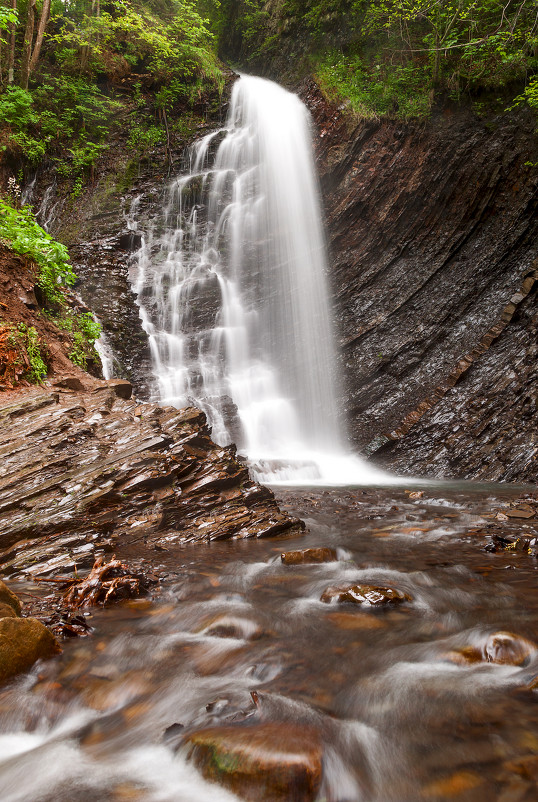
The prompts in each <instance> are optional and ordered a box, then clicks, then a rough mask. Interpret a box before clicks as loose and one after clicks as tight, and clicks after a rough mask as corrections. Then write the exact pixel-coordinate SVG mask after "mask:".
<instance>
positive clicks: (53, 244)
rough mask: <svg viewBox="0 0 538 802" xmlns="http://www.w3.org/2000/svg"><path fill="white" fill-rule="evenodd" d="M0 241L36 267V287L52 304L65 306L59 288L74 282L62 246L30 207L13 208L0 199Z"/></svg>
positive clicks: (67, 257) (64, 248) (66, 254)
mask: <svg viewBox="0 0 538 802" xmlns="http://www.w3.org/2000/svg"><path fill="white" fill-rule="evenodd" d="M0 238H2V239H3V240H5V241H6V242H7V243H8V244H9V246H10V247H11V248H12V249H13V250H14V251H16V252H17V253H20V254H22V255H24V256H27V257H28V258H29V259H31V260H32V261H33V262H35V263H36V264H37V266H38V276H37V284H38V287H39V288H40V289H41V291H42V292H43V294H44V296H45V298H46V300H47V302H48V303H49V304H51V305H55V304H59V305H60V306H62V305H64V304H65V297H64V294H63V292H62V287H65V286H70V285H72V284H74V283H75V278H76V277H75V274H74V272H73V268H72V267H71V265H70V263H69V254H68V252H67V248H66V247H65V245H62V244H61V243H59V242H57V241H56V240H55V239H53V238H52V237H51V236H50V234H47V232H46V231H45V230H44V229H42V228H41V226H40V225H38V223H37V222H36V219H35V217H34V215H33V213H32V210H31V209H30V208H29V207H27V206H26V207H24V208H22V209H20V210H19V209H14V208H13V206H11V205H10V204H9V203H6V202H5V201H4V200H1V199H0Z"/></svg>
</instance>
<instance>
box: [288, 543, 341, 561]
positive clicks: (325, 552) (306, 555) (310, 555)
mask: <svg viewBox="0 0 538 802" xmlns="http://www.w3.org/2000/svg"><path fill="white" fill-rule="evenodd" d="M280 559H281V560H282V562H283V563H284V565H303V564H306V563H330V562H333V561H334V560H337V559H338V557H337V555H336V550H335V549H330V548H328V547H327V546H321V547H319V548H316V549H299V550H297V551H283V552H282V554H281V555H280Z"/></svg>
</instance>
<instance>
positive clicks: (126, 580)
mask: <svg viewBox="0 0 538 802" xmlns="http://www.w3.org/2000/svg"><path fill="white" fill-rule="evenodd" d="M104 559H105V558H104V557H98V558H97V559H96V561H95V563H94V564H93V568H92V570H91V571H90V573H89V574H88V576H87V577H85V578H84V579H74V580H72V581H71V582H70V583H69V586H68V588H67V590H66V591H65V593H64V595H63V601H64V604H66V606H67V607H69V608H71V609H73V610H78V609H80V608H81V607H96V606H97V605H105V604H108V603H109V602H112V601H117V600H118V599H126V598H130V597H132V596H139V595H140V593H142V592H143V591H144V590H146V589H147V587H148V584H149V582H148V579H147V578H146V577H145V576H144V575H143V574H133V573H131V572H130V571H129V568H128V567H127V566H126V565H124V563H122V562H121V561H120V560H116V557H115V556H113V557H112V559H111V560H110V562H105V561H104Z"/></svg>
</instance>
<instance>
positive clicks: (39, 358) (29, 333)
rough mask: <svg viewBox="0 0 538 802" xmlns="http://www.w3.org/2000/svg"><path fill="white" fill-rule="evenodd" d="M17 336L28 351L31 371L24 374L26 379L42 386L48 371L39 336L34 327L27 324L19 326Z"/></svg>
mask: <svg viewBox="0 0 538 802" xmlns="http://www.w3.org/2000/svg"><path fill="white" fill-rule="evenodd" d="M17 334H18V336H19V337H20V339H21V341H22V345H23V347H24V349H25V350H26V355H27V357H28V362H29V364H30V367H29V369H28V370H27V371H26V372H25V374H24V378H25V379H27V380H28V381H29V382H32V383H33V384H40V383H41V382H42V381H43V379H44V378H45V376H46V375H47V370H48V369H47V365H46V363H45V360H44V359H43V354H42V352H41V345H40V342H39V335H38V333H37V331H36V329H35V328H34V326H27V325H26V324H25V323H19V324H18V326H17Z"/></svg>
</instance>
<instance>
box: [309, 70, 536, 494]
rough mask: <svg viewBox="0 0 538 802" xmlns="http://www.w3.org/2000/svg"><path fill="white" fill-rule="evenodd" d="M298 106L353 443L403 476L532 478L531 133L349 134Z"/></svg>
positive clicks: (435, 127)
mask: <svg viewBox="0 0 538 802" xmlns="http://www.w3.org/2000/svg"><path fill="white" fill-rule="evenodd" d="M303 96H304V97H305V99H306V101H307V103H308V104H309V106H310V108H311V110H312V112H313V114H314V118H315V121H316V124H317V127H318V138H317V148H318V161H319V163H320V166H321V173H322V189H323V195H324V201H325V206H326V214H327V225H328V232H329V245H330V250H331V258H332V284H333V289H334V296H335V309H336V317H337V320H338V325H339V330H340V348H341V355H342V366H343V373H344V376H345V391H344V406H345V411H346V415H347V418H348V420H349V427H350V434H351V436H352V439H353V440H354V442H355V444H356V445H357V446H358V448H359V449H360V450H361V451H362V452H363V453H365V454H366V455H369V456H371V457H372V459H373V460H374V461H376V462H379V463H380V464H382V465H383V466H384V467H386V468H389V469H391V470H397V471H398V472H403V473H414V474H421V475H426V476H437V477H442V476H445V477H453V476H460V477H467V478H484V479H494V480H499V479H501V480H504V479H510V480H520V481H525V480H534V479H535V478H536V460H535V455H536V454H537V452H538V444H536V443H535V440H534V438H535V434H534V424H533V415H534V414H535V413H536V399H537V394H538V376H537V372H536V367H535V362H536V357H535V354H536V341H537V336H536V333H537V325H538V308H537V305H536V288H537V281H536V279H537V278H538V263H537V262H536V258H537V256H538V218H537V216H536V203H537V192H538V170H537V169H536V167H535V164H536V163H537V162H538V145H537V142H536V138H535V135H534V127H535V121H534V120H533V119H532V118H531V117H530V116H529V117H527V116H525V114H523V113H520V114H519V115H518V116H517V118H508V117H507V116H506V115H504V116H503V117H499V118H498V119H494V120H490V121H488V122H485V121H484V120H482V119H479V118H478V117H476V116H475V115H473V114H472V113H471V112H470V111H462V110H445V111H444V112H442V113H441V112H439V113H437V114H435V115H434V117H433V119H432V121H431V122H428V123H423V124H419V123H408V124H406V123H403V122H399V121H387V120H384V121H380V120H363V121H361V122H359V123H358V124H355V123H350V122H349V119H346V118H345V117H344V116H343V114H342V112H341V111H339V110H337V109H335V108H334V107H331V106H330V105H329V104H327V102H326V101H325V100H324V99H323V98H322V97H321V95H320V94H319V92H318V90H317V89H316V88H315V87H314V86H312V85H310V86H309V87H308V88H307V89H306V90H305V91H304V92H303Z"/></svg>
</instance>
